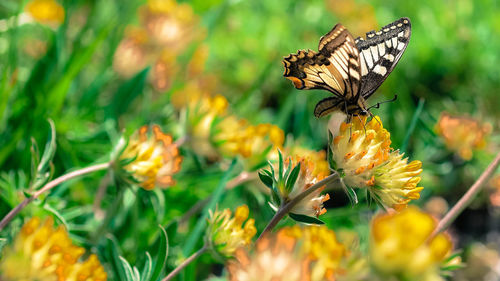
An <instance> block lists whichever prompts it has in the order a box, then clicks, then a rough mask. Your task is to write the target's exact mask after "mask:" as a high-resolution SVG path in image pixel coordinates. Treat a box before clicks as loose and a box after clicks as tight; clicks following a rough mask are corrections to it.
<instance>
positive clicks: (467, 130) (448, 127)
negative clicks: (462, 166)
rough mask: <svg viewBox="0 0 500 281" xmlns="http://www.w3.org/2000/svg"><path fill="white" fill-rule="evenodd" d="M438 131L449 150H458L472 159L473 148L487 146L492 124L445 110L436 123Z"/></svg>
mask: <svg viewBox="0 0 500 281" xmlns="http://www.w3.org/2000/svg"><path fill="white" fill-rule="evenodd" d="M436 131H437V133H438V134H439V135H440V136H441V137H442V139H443V141H444V143H445V145H446V147H447V148H448V149H449V150H451V151H454V152H456V153H457V154H458V155H459V156H460V157H461V158H462V159H464V160H470V159H471V158H472V151H473V150H475V149H482V148H484V147H485V146H486V137H487V136H488V134H489V133H490V132H491V124H489V123H485V124H481V123H480V122H479V121H477V120H475V119H472V118H468V117H463V116H453V115H450V114H448V113H446V112H443V113H442V114H441V116H440V117H439V121H438V123H437V124H436Z"/></svg>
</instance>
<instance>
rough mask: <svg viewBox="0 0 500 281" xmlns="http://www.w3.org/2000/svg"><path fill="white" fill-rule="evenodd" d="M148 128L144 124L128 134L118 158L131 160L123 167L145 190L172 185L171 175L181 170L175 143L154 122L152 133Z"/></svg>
mask: <svg viewBox="0 0 500 281" xmlns="http://www.w3.org/2000/svg"><path fill="white" fill-rule="evenodd" d="M148 130H149V127H148V126H143V127H141V128H140V129H139V131H138V132H137V133H136V134H135V135H133V136H132V137H131V138H130V141H129V143H128V145H127V147H126V148H125V150H124V151H123V152H122V153H121V155H120V160H125V161H128V160H129V159H131V160H132V161H131V162H130V163H128V164H126V165H125V166H124V167H123V169H124V170H126V171H127V172H128V173H130V175H132V177H133V178H134V180H135V181H137V182H138V183H139V185H140V186H141V187H143V188H144V189H147V190H152V189H154V188H155V186H158V187H161V188H165V187H168V186H171V185H174V184H175V181H174V179H173V178H172V176H173V175H174V174H175V173H177V172H178V171H179V170H180V167H181V162H182V157H181V156H180V155H179V150H178V148H177V145H176V144H174V143H172V137H171V136H169V135H166V134H164V133H163V132H162V131H161V129H160V127H158V126H156V125H154V126H153V136H148Z"/></svg>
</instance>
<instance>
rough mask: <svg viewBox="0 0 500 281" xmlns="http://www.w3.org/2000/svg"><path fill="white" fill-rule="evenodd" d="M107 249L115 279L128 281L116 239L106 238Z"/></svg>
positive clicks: (109, 236)
mask: <svg viewBox="0 0 500 281" xmlns="http://www.w3.org/2000/svg"><path fill="white" fill-rule="evenodd" d="M106 238H107V239H106V241H107V243H106V248H107V251H106V253H107V256H108V260H109V262H110V263H111V267H112V270H113V272H114V275H115V278H117V279H118V280H126V273H125V269H124V268H123V264H122V262H121V260H120V254H119V253H118V245H117V242H116V240H115V238H114V237H113V236H111V235H108V236H107V237H106Z"/></svg>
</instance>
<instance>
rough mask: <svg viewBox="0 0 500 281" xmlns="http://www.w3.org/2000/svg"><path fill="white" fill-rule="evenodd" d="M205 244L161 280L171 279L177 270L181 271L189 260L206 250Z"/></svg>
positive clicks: (177, 272) (191, 260)
mask: <svg viewBox="0 0 500 281" xmlns="http://www.w3.org/2000/svg"><path fill="white" fill-rule="evenodd" d="M207 249H208V247H207V245H204V246H203V247H202V248H201V249H199V250H198V251H197V252H196V253H194V254H192V255H191V256H190V257H189V258H187V259H186V260H184V261H183V262H182V263H181V264H180V265H179V266H178V267H176V268H175V269H174V270H173V271H172V272H170V273H169V274H168V275H167V277H165V278H163V279H162V280H161V281H168V280H172V278H174V277H175V276H176V275H177V274H179V272H181V271H182V270H183V269H184V268H185V267H186V266H188V265H189V264H190V263H191V262H193V261H194V260H195V259H197V258H198V257H199V256H201V255H202V254H203V253H205V252H206V251H207Z"/></svg>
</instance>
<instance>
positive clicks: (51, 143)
mask: <svg viewBox="0 0 500 281" xmlns="http://www.w3.org/2000/svg"><path fill="white" fill-rule="evenodd" d="M48 122H49V125H50V135H49V138H48V139H47V142H46V143H45V149H44V150H43V155H42V159H41V160H40V164H39V165H38V172H39V173H44V172H45V171H46V170H47V168H48V167H49V166H50V162H51V161H52V158H54V155H55V154H56V126H55V125H54V121H52V120H51V119H49V120H48Z"/></svg>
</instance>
